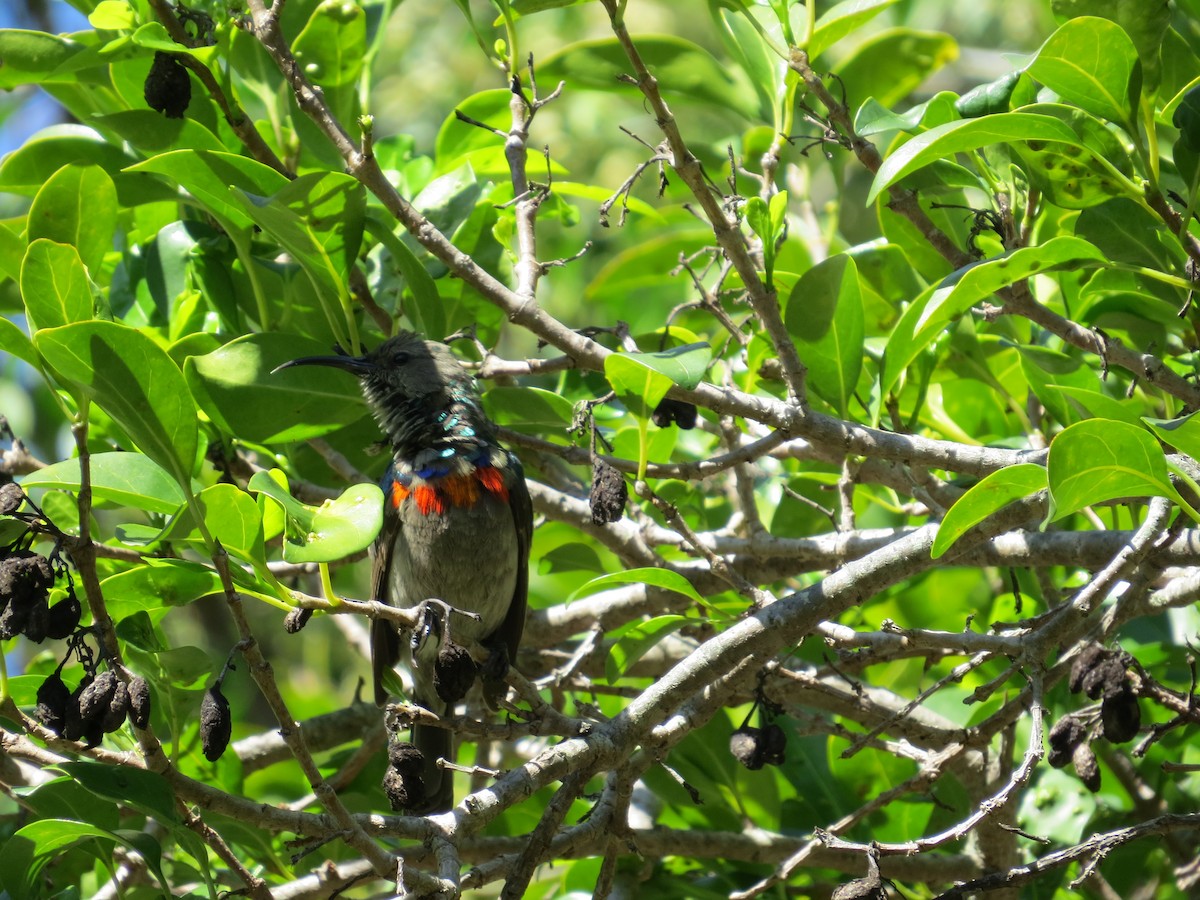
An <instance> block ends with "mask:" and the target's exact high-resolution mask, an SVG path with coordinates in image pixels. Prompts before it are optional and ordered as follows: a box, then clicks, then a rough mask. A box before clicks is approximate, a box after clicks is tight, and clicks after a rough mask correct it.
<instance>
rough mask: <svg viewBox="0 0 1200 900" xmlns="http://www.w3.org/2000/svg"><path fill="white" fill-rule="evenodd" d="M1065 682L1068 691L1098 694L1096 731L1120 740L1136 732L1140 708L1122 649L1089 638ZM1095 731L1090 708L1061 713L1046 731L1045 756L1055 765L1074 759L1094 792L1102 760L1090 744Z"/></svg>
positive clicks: (1086, 783)
mask: <svg viewBox="0 0 1200 900" xmlns="http://www.w3.org/2000/svg"><path fill="white" fill-rule="evenodd" d="M1067 686H1068V687H1069V688H1070V691H1071V693H1072V694H1078V693H1080V692H1081V691H1082V692H1083V693H1085V694H1087V696H1088V697H1089V698H1090V699H1092V700H1100V720H1099V725H1100V727H1099V733H1100V734H1103V735H1104V738H1105V739H1106V740H1108V741H1111V742H1112V743H1114V744H1123V743H1125V742H1127V741H1131V740H1133V738H1134V737H1135V736H1136V735H1137V733H1138V729H1139V728H1140V727H1141V723H1142V714H1141V708H1140V707H1139V706H1138V700H1137V695H1136V694H1135V693H1134V692H1133V685H1132V683H1131V682H1130V678H1129V670H1128V667H1127V659H1126V656H1125V654H1124V653H1122V652H1121V651H1115V650H1106V649H1104V648H1103V647H1101V646H1100V645H1099V644H1089V645H1088V646H1087V647H1085V648H1084V649H1083V651H1082V652H1081V653H1080V654H1079V655H1078V656H1077V657H1075V660H1074V662H1073V663H1072V664H1071V675H1070V678H1069V680H1068V682H1067ZM1089 719H1090V721H1091V724H1090V725H1089V724H1088V720H1089ZM1097 736H1098V733H1097V728H1096V722H1095V713H1094V712H1093V713H1092V714H1091V715H1090V716H1089V715H1088V713H1086V712H1082V713H1072V714H1071V715H1067V716H1064V717H1063V718H1061V719H1059V720H1058V721H1057V722H1055V723H1054V727H1053V728H1051V729H1050V733H1049V735H1047V743H1048V744H1049V745H1050V750H1049V752H1048V753H1047V754H1046V761H1047V762H1048V763H1050V765H1052V766H1053V767H1054V768H1056V769H1061V768H1063V767H1064V766H1065V765H1066V764H1067V763H1068V762H1070V763H1072V764H1073V765H1074V767H1075V774H1076V775H1077V776H1079V780H1080V781H1082V782H1083V784H1084V786H1085V787H1086V788H1087V789H1088V790H1089V791H1092V792H1093V793H1095V792H1096V791H1098V790H1100V764H1099V761H1098V760H1097V759H1096V753H1095V751H1094V750H1092V747H1091V742H1092V740H1093V739H1094V738H1096V737H1097Z"/></svg>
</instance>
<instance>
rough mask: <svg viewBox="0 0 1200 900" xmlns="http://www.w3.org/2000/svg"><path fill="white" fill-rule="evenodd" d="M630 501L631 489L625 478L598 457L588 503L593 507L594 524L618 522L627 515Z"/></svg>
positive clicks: (593, 470) (593, 465)
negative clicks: (626, 508) (627, 506)
mask: <svg viewBox="0 0 1200 900" xmlns="http://www.w3.org/2000/svg"><path fill="white" fill-rule="evenodd" d="M628 500H629V488H628V486H626V484H625V478H624V476H623V475H621V473H620V472H618V471H617V470H616V469H614V468H613V467H612V466H610V465H609V464H608V463H606V462H605V461H604V460H602V459H600V458H599V457H596V458H595V459H594V460H593V462H592V489H591V492H590V493H589V494H588V502H589V503H590V504H591V507H592V522H593V523H595V524H596V525H608V524H610V523H612V522H616V521H617V520H618V519H620V518H621V516H623V515H625V504H626V503H627V502H628Z"/></svg>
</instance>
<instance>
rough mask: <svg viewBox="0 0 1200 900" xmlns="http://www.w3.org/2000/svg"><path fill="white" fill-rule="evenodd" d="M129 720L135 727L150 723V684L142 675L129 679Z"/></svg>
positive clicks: (143, 726) (142, 726)
mask: <svg viewBox="0 0 1200 900" xmlns="http://www.w3.org/2000/svg"><path fill="white" fill-rule="evenodd" d="M128 690H129V721H130V722H132V723H133V726H134V727H135V728H145V727H146V726H147V725H149V724H150V685H148V684H147V683H146V679H145V678H143V677H142V676H141V675H134V676H133V677H132V678H131V679H129V685H128Z"/></svg>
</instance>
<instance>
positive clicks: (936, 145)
mask: <svg viewBox="0 0 1200 900" xmlns="http://www.w3.org/2000/svg"><path fill="white" fill-rule="evenodd" d="M1013 141H1063V142H1064V143H1068V144H1076V143H1078V142H1079V139H1078V138H1077V137H1076V135H1075V132H1074V131H1072V130H1071V129H1070V128H1069V127H1068V126H1067V125H1065V124H1064V123H1062V122H1060V121H1059V120H1058V119H1055V118H1053V117H1051V116H1042V115H1031V114H1029V113H1021V112H1011V113H1001V114H999V115H995V116H984V117H982V118H979V119H963V120H961V121H958V122H947V123H946V124H945V125H939V126H937V127H936V128H931V129H929V131H926V132H925V133H924V134H919V135H917V136H916V137H915V138H913V139H912V140H911V141H909V142H908V143H906V144H904V145H903V146H901V147H900V148H899V149H898V150H896V151H895V152H894V153H892V154H891V156H889V157H888V158H887V159H885V160H884V161H883V165H882V166H880V167H879V171H878V172H877V173H876V174H875V180H874V182H872V184H871V190H870V192H869V193H868V195H867V203H868V204H870V203H873V202H874V201H875V199H876V198H877V197H878V196H879V195H880V193H882V192H883V191H885V190H887V188H889V187H891V186H892V185H893V184H895V183H896V182H897V181H899V180H900V179H901V178H904V177H905V176H906V175H908V174H910V173H912V172H915V171H917V170H918V169H921V168H924V167H925V166H927V165H929V164H930V163H932V162H934V161H935V160H940V159H944V158H946V157H948V156H950V155H952V154H954V153H964V152H966V151H969V150H978V149H980V148H982V147H987V146H989V145H990V144H1004V143H1011V142H1013Z"/></svg>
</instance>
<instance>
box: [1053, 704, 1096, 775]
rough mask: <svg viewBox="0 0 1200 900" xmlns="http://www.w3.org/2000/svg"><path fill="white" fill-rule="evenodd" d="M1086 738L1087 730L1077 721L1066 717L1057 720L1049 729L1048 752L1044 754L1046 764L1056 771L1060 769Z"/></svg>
mask: <svg viewBox="0 0 1200 900" xmlns="http://www.w3.org/2000/svg"><path fill="white" fill-rule="evenodd" d="M1086 736H1087V729H1086V728H1084V727H1083V723H1082V722H1080V721H1079V720H1078V719H1076V718H1074V717H1072V716H1067V717H1066V718H1063V719H1059V720H1058V721H1057V722H1055V723H1054V727H1053V728H1051V729H1050V734H1049V736H1048V738H1047V743H1049V744H1050V752H1049V753H1047V754H1046V762H1048V763H1050V765H1051V766H1053V767H1054V768H1056V769H1061V768H1062V767H1063V766H1065V765H1066V764H1067V763H1068V762H1070V761H1071V755H1072V754H1073V753H1074V752H1075V747H1076V746H1078V744H1079V742H1080V741H1082V740H1083V739H1084V738H1085V737H1086Z"/></svg>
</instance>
